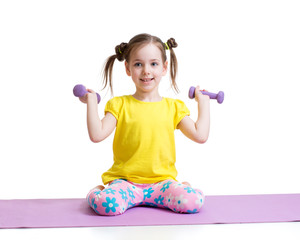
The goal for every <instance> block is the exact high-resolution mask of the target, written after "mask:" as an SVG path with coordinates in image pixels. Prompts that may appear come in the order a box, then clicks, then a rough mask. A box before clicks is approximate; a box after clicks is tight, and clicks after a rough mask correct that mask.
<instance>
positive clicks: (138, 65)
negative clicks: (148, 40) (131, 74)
mask: <svg viewBox="0 0 300 240" xmlns="http://www.w3.org/2000/svg"><path fill="white" fill-rule="evenodd" d="M134 66H135V67H141V66H142V64H141V63H139V62H137V63H135V64H134Z"/></svg>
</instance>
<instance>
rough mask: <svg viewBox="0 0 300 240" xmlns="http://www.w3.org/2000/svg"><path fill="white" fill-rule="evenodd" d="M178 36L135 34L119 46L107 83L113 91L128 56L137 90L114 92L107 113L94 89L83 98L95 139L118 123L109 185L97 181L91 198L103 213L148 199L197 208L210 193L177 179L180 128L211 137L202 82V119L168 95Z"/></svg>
mask: <svg viewBox="0 0 300 240" xmlns="http://www.w3.org/2000/svg"><path fill="white" fill-rule="evenodd" d="M175 47H177V43H176V42H175V40H174V39H173V38H171V39H169V40H168V42H166V43H163V42H162V41H161V40H160V39H159V38H157V37H155V36H151V35H149V34H140V35H137V36H135V37H133V38H132V39H131V40H130V41H129V42H128V43H122V44H120V45H118V46H116V48H115V53H116V54H115V55H112V56H111V57H109V58H108V59H107V62H106V65H105V68H104V88H105V87H106V86H107V85H108V84H109V86H110V89H111V92H113V91H112V70H113V64H114V62H115V59H118V60H119V61H123V60H125V70H126V74H127V75H128V76H130V77H131V78H132V81H133V83H134V84H135V87H136V91H135V93H134V94H133V95H127V96H122V97H114V98H112V99H111V100H109V101H108V102H107V104H106V106H105V116H104V118H103V119H102V120H101V119H100V118H99V115H98V106H97V96H96V93H95V92H94V91H93V90H90V89H88V93H87V94H86V95H85V96H84V97H81V98H80V100H81V101H82V102H83V103H86V104H87V126H88V133H89V136H90V139H91V141H93V142H101V141H102V140H104V139H105V138H107V137H108V136H109V135H110V134H111V133H112V132H113V131H114V129H115V128H116V131H115V136H114V142H113V153H114V164H113V166H112V167H111V168H110V169H109V170H108V171H107V172H105V173H104V174H103V175H102V180H103V183H104V185H106V184H108V187H107V188H104V186H97V187H95V188H94V189H92V190H91V191H90V192H89V193H88V195H87V201H88V203H89V205H90V206H91V207H92V208H93V209H94V211H95V212H96V213H98V214H100V215H118V214H122V213H124V212H125V211H126V210H127V209H129V208H131V207H134V206H138V205H148V206H154V207H160V208H166V209H170V210H172V211H174V212H179V213H197V212H199V211H200V208H201V207H202V205H203V203H204V195H203V193H202V192H201V191H200V190H198V189H194V188H191V186H190V185H189V184H188V183H178V182H177V181H176V176H177V171H176V168H175V141H174V130H175V129H180V130H181V132H182V133H183V134H184V135H185V136H187V137H188V138H190V139H192V140H193V141H195V142H198V143H204V142H206V140H207V138H208V134H209V123H210V107H209V97H208V96H205V95H202V94H201V92H200V89H199V86H198V87H197V88H196V92H195V99H196V102H197V104H198V119H197V121H196V122H194V121H193V120H191V118H190V117H189V114H190V112H189V110H188V109H187V107H186V105H185V104H184V103H183V102H182V101H180V100H176V99H171V98H163V97H161V96H160V95H159V91H158V87H159V83H160V81H161V79H162V77H163V76H165V75H166V73H167V69H168V61H167V56H166V50H169V51H170V56H171V57H170V76H171V80H172V81H171V85H172V87H173V88H174V89H175V90H176V91H178V88H177V85H176V81H175V78H176V72H177V60H176V56H175V53H174V50H173V48H175Z"/></svg>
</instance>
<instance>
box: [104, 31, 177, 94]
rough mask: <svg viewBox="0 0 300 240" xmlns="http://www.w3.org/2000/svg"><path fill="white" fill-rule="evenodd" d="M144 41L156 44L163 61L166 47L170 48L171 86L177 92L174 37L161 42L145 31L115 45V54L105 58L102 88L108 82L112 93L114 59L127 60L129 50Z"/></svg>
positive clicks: (165, 57) (175, 44)
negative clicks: (126, 41)
mask: <svg viewBox="0 0 300 240" xmlns="http://www.w3.org/2000/svg"><path fill="white" fill-rule="evenodd" d="M146 43H154V44H156V46H157V47H158V48H159V49H160V51H161V54H162V60H163V62H166V60H167V54H166V49H167V50H170V76H171V86H172V88H173V89H174V90H175V91H176V92H177V93H178V92H179V89H178V86H177V84H176V74H177V58H176V55H175V52H174V51H173V48H176V47H177V43H176V41H175V39H174V38H170V39H169V40H168V41H167V42H166V43H163V42H162V40H161V39H160V38H158V37H155V36H152V35H150V34H145V33H144V34H139V35H136V36H134V37H133V38H132V39H131V40H130V41H129V42H128V43H124V42H123V43H121V44H120V45H117V46H116V47H115V54H114V55H112V56H110V57H109V58H107V60H106V63H105V66H104V74H103V77H104V78H103V85H104V87H103V89H104V88H106V86H107V85H108V84H109V88H110V90H111V93H112V94H113V86H112V71H113V66H114V62H115V60H116V59H118V60H119V61H120V62H122V61H124V60H125V61H127V62H129V60H130V53H131V51H132V50H133V49H135V48H137V47H139V46H141V45H143V44H146Z"/></svg>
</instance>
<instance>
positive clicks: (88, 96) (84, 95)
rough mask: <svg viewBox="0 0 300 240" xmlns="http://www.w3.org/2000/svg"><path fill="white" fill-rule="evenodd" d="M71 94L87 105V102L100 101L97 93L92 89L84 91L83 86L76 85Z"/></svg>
mask: <svg viewBox="0 0 300 240" xmlns="http://www.w3.org/2000/svg"><path fill="white" fill-rule="evenodd" d="M73 94H74V95H75V96H76V97H79V100H80V101H81V102H83V103H88V101H91V102H93V101H94V102H97V103H99V102H100V101H101V97H100V95H99V94H98V93H96V92H95V91H93V90H92V89H86V88H85V86H83V85H81V84H78V85H76V86H75V87H74V88H73Z"/></svg>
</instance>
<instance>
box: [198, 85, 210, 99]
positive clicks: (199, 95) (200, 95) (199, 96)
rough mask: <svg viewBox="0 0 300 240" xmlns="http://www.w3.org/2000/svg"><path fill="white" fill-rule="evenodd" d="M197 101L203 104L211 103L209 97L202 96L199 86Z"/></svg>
mask: <svg viewBox="0 0 300 240" xmlns="http://www.w3.org/2000/svg"><path fill="white" fill-rule="evenodd" d="M195 100H196V102H198V103H202V102H206V101H208V102H209V96H207V95H204V94H202V92H201V90H200V87H199V86H197V87H196V89H195Z"/></svg>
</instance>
